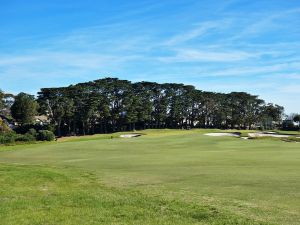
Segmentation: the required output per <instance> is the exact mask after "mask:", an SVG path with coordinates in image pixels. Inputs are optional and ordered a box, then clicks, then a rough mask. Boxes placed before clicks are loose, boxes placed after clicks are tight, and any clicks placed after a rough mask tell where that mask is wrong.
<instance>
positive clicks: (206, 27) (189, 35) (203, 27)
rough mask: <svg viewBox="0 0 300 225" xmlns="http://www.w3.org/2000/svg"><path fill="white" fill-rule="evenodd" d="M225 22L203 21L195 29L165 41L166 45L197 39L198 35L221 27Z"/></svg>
mask: <svg viewBox="0 0 300 225" xmlns="http://www.w3.org/2000/svg"><path fill="white" fill-rule="evenodd" d="M225 23H226V22H225V21H208V22H204V23H201V24H200V25H198V26H197V27H196V28H194V29H191V30H189V31H186V32H183V33H181V34H178V35H176V36H174V37H172V38H170V39H169V40H167V41H166V42H165V45H170V46H171V45H176V44H180V43H183V42H186V41H189V40H192V39H195V38H197V37H200V36H202V35H205V34H207V33H208V32H209V31H210V30H212V29H216V28H219V27H220V26H221V25H223V26H224V24H225Z"/></svg>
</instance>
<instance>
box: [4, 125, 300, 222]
mask: <svg viewBox="0 0 300 225" xmlns="http://www.w3.org/2000/svg"><path fill="white" fill-rule="evenodd" d="M215 131H216V132H218V131H217V130H190V131H182V130H147V131H143V132H142V133H145V134H146V135H143V136H141V137H139V138H132V139H122V138H112V139H111V138H107V135H96V136H92V137H83V138H79V139H77V138H75V139H74V138H73V139H72V138H70V139H65V140H63V141H62V142H52V143H43V144H33V145H23V146H21V145H17V146H7V147H0V184H1V189H0V224H4V225H13V224H16V225H17V224H22V225H23V224H30V225H32V224H49V225H50V224H55V225H57V224H63V225H65V224H74V225H75V224H297V223H298V222H299V221H300V213H299V212H300V144H299V143H293V142H291V143H288V142H282V141H274V140H269V139H263V140H242V139H239V138H233V137H209V136H205V135H203V134H204V133H207V132H215ZM118 135H119V134H116V136H115V137H117V136H118ZM79 140H80V141H79Z"/></svg>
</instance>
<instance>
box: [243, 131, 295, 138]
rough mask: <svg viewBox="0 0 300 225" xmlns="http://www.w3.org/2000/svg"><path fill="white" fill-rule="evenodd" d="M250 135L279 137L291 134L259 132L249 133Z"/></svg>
mask: <svg viewBox="0 0 300 225" xmlns="http://www.w3.org/2000/svg"><path fill="white" fill-rule="evenodd" d="M248 136H249V137H277V138H284V137H289V136H290V135H286V134H272V133H262V132H258V133H249V134H248Z"/></svg>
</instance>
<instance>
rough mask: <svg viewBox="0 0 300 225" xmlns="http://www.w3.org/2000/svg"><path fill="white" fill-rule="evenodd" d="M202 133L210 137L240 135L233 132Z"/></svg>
mask: <svg viewBox="0 0 300 225" xmlns="http://www.w3.org/2000/svg"><path fill="white" fill-rule="evenodd" d="M204 135H207V136H212V137H239V136H240V135H238V134H233V133H207V134H204Z"/></svg>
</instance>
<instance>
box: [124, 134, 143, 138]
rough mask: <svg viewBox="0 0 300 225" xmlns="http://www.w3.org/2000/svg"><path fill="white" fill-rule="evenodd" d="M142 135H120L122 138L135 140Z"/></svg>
mask: <svg viewBox="0 0 300 225" xmlns="http://www.w3.org/2000/svg"><path fill="white" fill-rule="evenodd" d="M139 136H141V134H122V135H120V137H121V138H133V137H139Z"/></svg>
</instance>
